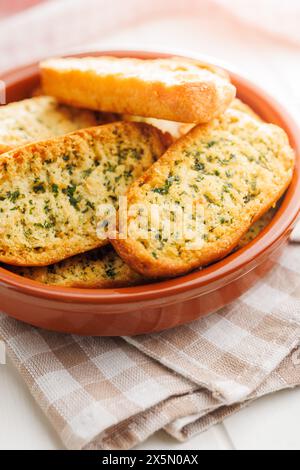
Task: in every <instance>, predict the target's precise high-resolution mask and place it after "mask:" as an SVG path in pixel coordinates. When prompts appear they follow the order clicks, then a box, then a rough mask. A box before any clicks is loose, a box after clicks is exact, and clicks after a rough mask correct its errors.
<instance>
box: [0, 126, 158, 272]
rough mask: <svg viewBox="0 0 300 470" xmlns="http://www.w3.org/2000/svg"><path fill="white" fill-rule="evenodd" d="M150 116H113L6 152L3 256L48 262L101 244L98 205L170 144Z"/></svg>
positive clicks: (0, 173) (0, 166)
mask: <svg viewBox="0 0 300 470" xmlns="http://www.w3.org/2000/svg"><path fill="white" fill-rule="evenodd" d="M166 145H167V139H166V136H165V135H164V134H163V133H162V132H160V131H159V130H158V129H156V128H154V127H152V126H150V125H148V124H144V123H125V122H124V123H123V122H119V123H113V124H108V125H104V126H98V127H94V128H89V129H85V130H81V131H77V132H74V133H72V134H68V135H66V136H62V137H58V138H55V139H52V140H48V141H43V142H38V143H36V144H29V145H27V146H24V147H19V148H18V149H16V150H14V151H11V152H8V153H5V154H3V155H1V156H0V215H1V217H0V234H1V237H0V261H2V262H5V263H7V264H12V265H20V266H43V265H49V264H53V263H56V262H58V261H61V260H63V259H65V258H68V257H70V256H73V255H76V254H79V253H83V252H85V251H88V250H91V249H94V248H97V247H100V246H102V245H104V244H105V243H107V240H105V239H104V240H100V239H99V238H98V236H97V233H96V230H97V223H98V221H97V217H96V215H97V209H98V207H99V206H100V205H102V204H104V205H105V204H110V205H111V206H116V207H117V203H118V196H121V195H123V194H124V193H125V192H126V189H127V188H128V186H129V185H130V184H131V183H132V182H133V181H134V180H135V179H137V178H138V177H139V176H141V175H142V174H143V173H144V171H145V170H146V169H147V168H149V167H150V166H151V165H152V164H153V163H154V162H155V160H156V159H157V158H159V157H160V156H161V155H162V154H163V152H164V151H165V149H166Z"/></svg>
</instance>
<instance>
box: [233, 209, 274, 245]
mask: <svg viewBox="0 0 300 470" xmlns="http://www.w3.org/2000/svg"><path fill="white" fill-rule="evenodd" d="M276 211H277V207H272V208H271V209H270V210H268V212H266V213H265V214H264V215H263V216H262V217H261V218H260V219H258V220H257V221H256V222H254V224H253V225H251V227H250V228H249V230H248V232H247V233H245V235H244V236H243V237H242V238H241V239H240V241H239V244H238V246H237V249H240V248H244V246H247V245H249V243H250V242H252V241H253V240H255V238H257V237H258V235H260V233H261V232H262V231H263V230H264V229H265V228H266V227H267V226H268V225H269V223H270V222H271V220H272V219H273V217H274V215H275V214H276Z"/></svg>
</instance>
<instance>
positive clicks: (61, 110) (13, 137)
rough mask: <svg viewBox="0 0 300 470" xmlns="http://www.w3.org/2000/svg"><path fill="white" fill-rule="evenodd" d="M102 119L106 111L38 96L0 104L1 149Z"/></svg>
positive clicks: (100, 122) (71, 130)
mask: <svg viewBox="0 0 300 470" xmlns="http://www.w3.org/2000/svg"><path fill="white" fill-rule="evenodd" d="M102 122H105V115H104V114H103V115H102V116H101V114H99V113H95V112H92V111H88V110H83V109H76V108H73V107H71V106H66V105H62V104H59V103H58V102H57V101H56V99H55V98H50V97H49V96H39V97H36V98H31V99H27V100H23V101H18V102H16V103H10V104H7V105H5V106H1V107H0V153H3V152H8V151H9V150H12V149H13V148H15V147H19V146H21V145H26V144H28V143H31V142H35V141H39V140H46V139H50V138H52V137H56V136H60V135H64V134H68V133H70V132H74V131H76V130H78V129H83V128H85V127H92V126H97V125H99V124H102Z"/></svg>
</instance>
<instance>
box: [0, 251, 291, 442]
mask: <svg viewBox="0 0 300 470" xmlns="http://www.w3.org/2000/svg"><path fill="white" fill-rule="evenodd" d="M212 295H217V294H212ZM0 337H1V338H2V339H3V340H4V341H5V342H6V345H7V349H8V353H9V355H10V357H11V358H12V360H13V361H14V363H15V365H16V367H17V368H18V369H19V371H20V373H21V375H22V377H23V378H24V380H25V381H26V383H27V385H28V387H29V389H30V391H31V393H32V395H33V396H34V397H35V399H36V401H37V403H38V404H39V406H40V407H41V408H42V409H43V411H44V412H45V414H46V415H47V417H48V418H49V420H50V421H51V422H52V424H53V426H54V427H55V429H56V430H57V432H58V434H59V435H60V437H61V439H62V441H63V443H64V444H65V446H66V447H67V448H69V449H129V448H131V447H133V446H135V445H136V444H138V443H140V442H142V441H143V440H145V439H146V438H147V437H148V436H150V435H151V434H152V433H154V432H155V431H156V430H158V429H161V428H164V429H165V431H166V432H168V433H169V434H170V435H172V436H174V437H175V438H176V439H179V440H184V439H188V438H190V437H191V436H193V435H195V434H196V433H199V432H202V431H204V430H206V429H207V428H208V427H209V426H211V425H213V424H215V423H217V422H220V421H222V420H223V419H224V418H225V417H226V416H228V415H230V414H231V413H234V412H236V411H237V410H239V409H240V408H241V407H243V406H245V405H247V404H248V403H249V402H251V401H252V400H254V399H256V398H258V397H260V396H262V395H266V394H269V393H272V392H275V391H277V390H281V389H285V388H291V387H295V386H297V385H300V349H299V346H300V247H299V245H298V244H297V243H292V244H290V245H289V246H288V247H287V249H286V250H285V252H284V254H283V256H282V258H281V261H280V263H278V264H277V265H276V267H275V268H274V269H273V270H272V272H271V273H270V274H269V275H268V276H267V277H265V278H264V279H263V280H260V281H258V283H257V284H256V286H254V287H253V288H252V289H251V290H250V291H248V292H247V293H246V294H244V295H243V296H242V297H241V298H240V299H239V300H237V301H236V302H235V303H233V304H232V305H230V306H228V307H227V308H225V309H223V310H221V311H219V312H217V313H215V314H213V315H210V316H208V317H206V318H203V319H201V320H198V321H195V322H193V323H191V324H189V325H186V326H181V327H178V328H176V329H173V330H169V331H165V332H162V333H158V334H152V335H144V336H139V337H134V338H123V339H122V338H118V339H117V338H95V337H79V336H71V335H63V334H56V333H51V332H47V331H43V330H39V329H36V328H33V327H30V326H28V325H25V324H23V323H20V322H17V321H15V320H13V319H10V318H8V317H7V316H5V315H4V314H3V315H1V316H0Z"/></svg>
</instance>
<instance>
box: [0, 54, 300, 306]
mask: <svg viewBox="0 0 300 470" xmlns="http://www.w3.org/2000/svg"><path fill="white" fill-rule="evenodd" d="M72 55H74V56H88V55H94V56H97V55H114V56H119V57H141V58H154V57H168V56H171V55H174V53H165V52H157V51H155V52H154V51H153V52H149V51H136V50H127V51H126V50H124V51H122V50H109V51H107V50H105V51H100V50H97V51H85V52H81V53H76V54H73V53H71V54H68V55H67V56H72ZM176 55H182V54H176ZM185 56H186V57H192V58H196V59H199V60H203V57H201V56H200V57H199V56H197V55H195V54H186V55H185ZM37 66H38V63H34V64H30V65H27V66H23V67H20V68H17V69H15V70H12V71H8V72H5V73H4V74H2V75H1V77H0V78H1V79H2V80H4V81H5V83H6V84H7V86H9V85H10V84H12V83H16V82H21V81H22V80H24V79H25V78H28V77H29V76H33V75H35V74H36V73H37ZM227 70H228V71H229V73H230V76H231V78H232V80H233V82H234V83H236V84H237V88H238V87H239V86H241V87H242V88H243V89H247V90H248V91H249V92H251V93H252V94H253V95H254V96H255V97H256V99H259V100H260V101H261V103H262V104H263V105H264V107H267V108H268V110H269V111H270V112H271V113H272V116H276V118H277V119H278V121H279V122H280V123H281V124H282V127H284V128H285V130H286V131H287V132H288V134H289V137H290V140H291V144H292V146H293V147H294V149H295V151H296V168H295V172H294V175H293V180H292V183H291V185H290V187H289V188H288V190H287V193H286V195H285V197H284V200H283V202H282V204H281V206H280V208H279V210H278V212H277V213H276V215H275V216H274V218H273V219H272V221H271V222H270V224H269V225H268V226H267V227H266V229H265V230H264V231H263V232H262V233H261V234H260V235H259V236H258V237H257V238H256V239H255V240H253V241H252V242H251V243H249V244H248V245H247V246H246V247H244V248H242V249H241V250H239V251H237V252H236V253H233V254H231V255H229V256H227V257H226V258H225V259H223V260H221V261H218V262H216V263H215V264H213V265H211V266H209V267H207V268H205V269H203V270H202V271H197V272H193V273H190V274H187V275H185V276H182V277H178V278H175V279H171V280H166V281H160V282H156V283H152V284H147V285H142V286H136V287H126V288H113V289H93V290H90V289H78V288H64V287H57V286H47V285H43V284H40V283H38V282H35V281H31V280H29V279H26V278H23V277H21V276H18V275H16V274H13V273H10V272H9V271H7V270H5V269H4V268H0V284H5V285H6V286H9V287H11V288H12V289H15V290H18V291H21V292H23V293H24V294H28V295H33V296H35V297H43V298H48V299H53V300H63V301H66V302H72V301H73V302H75V301H76V302H80V303H103V304H122V303H130V302H142V301H147V300H150V299H162V298H165V297H171V296H173V295H177V294H180V293H181V292H187V291H191V290H194V289H196V288H201V287H202V288H204V289H205V291H206V292H209V291H210V290H214V289H213V288H212V287H210V285H211V284H212V283H214V282H215V281H218V280H221V279H222V278H225V277H227V276H229V275H231V274H234V273H236V272H238V271H239V269H240V268H242V267H243V266H245V265H248V264H249V265H250V264H251V262H252V261H253V260H255V259H257V258H259V257H260V256H262V255H263V254H264V253H265V252H266V251H267V250H268V249H269V248H270V247H271V246H272V245H276V242H277V241H278V240H279V239H280V238H281V237H282V236H283V235H284V234H285V233H286V232H287V231H290V230H291V229H292V227H293V226H294V224H295V222H296V220H297V217H298V215H299V212H300V177H299V170H300V130H299V128H298V127H297V125H296V123H295V122H294V120H293V119H292V118H291V116H290V115H289V114H288V112H286V111H285V110H284V109H283V108H282V106H281V105H280V104H279V103H278V102H277V101H276V100H275V99H274V98H272V97H271V96H269V95H268V93H266V92H265V91H264V90H262V89H261V88H260V87H258V86H257V85H255V84H253V83H252V82H250V81H248V80H247V79H245V78H243V77H241V76H240V75H238V74H237V73H235V72H232V71H231V70H230V69H228V68H227ZM250 269H251V268H250V267H249V270H250Z"/></svg>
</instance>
